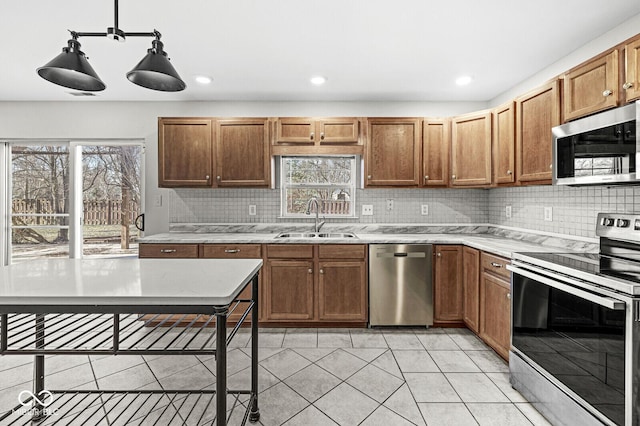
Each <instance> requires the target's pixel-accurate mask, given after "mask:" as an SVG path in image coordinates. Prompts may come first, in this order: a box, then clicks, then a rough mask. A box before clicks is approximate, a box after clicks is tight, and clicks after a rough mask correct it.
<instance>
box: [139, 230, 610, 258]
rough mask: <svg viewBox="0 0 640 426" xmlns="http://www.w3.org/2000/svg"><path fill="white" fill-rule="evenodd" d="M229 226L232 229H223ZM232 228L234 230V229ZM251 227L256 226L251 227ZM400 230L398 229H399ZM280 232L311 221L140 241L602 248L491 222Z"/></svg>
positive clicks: (499, 249) (503, 251)
mask: <svg viewBox="0 0 640 426" xmlns="http://www.w3.org/2000/svg"><path fill="white" fill-rule="evenodd" d="M220 231H227V232H220ZM229 231H231V232H229ZM247 231H252V232H247ZM394 231H395V232H394ZM280 232H309V227H308V225H306V226H305V227H303V228H300V227H299V226H294V227H293V228H292V227H283V226H281V225H280V226H277V225H276V226H274V227H272V228H269V227H267V226H264V225H262V226H251V225H247V226H245V227H243V226H241V225H232V226H227V227H225V226H224V225H184V226H177V227H175V230H173V231H172V232H168V233H162V234H156V235H151V236H147V237H144V238H142V239H141V240H140V242H141V243H161V244H163V243H164V244H180V243H182V244H189V243H191V244H464V245H466V246H469V247H473V248H476V249H479V250H482V251H486V252H490V253H493V254H496V255H499V256H503V257H508V258H510V257H511V255H512V253H514V252H567V251H575V252H597V249H598V244H597V241H595V240H594V241H593V242H592V241H589V240H587V239H580V240H577V239H576V240H572V239H565V238H559V237H553V236H545V235H540V234H529V233H522V232H517V231H505V230H504V229H499V228H496V227H491V226H487V225H479V226H478V225H468V226H466V225H465V226H455V225H453V226H452V225H450V226H427V225H425V226H399V225H380V226H372V225H361V226H340V225H333V226H327V227H325V228H322V232H352V233H355V234H356V236H357V238H352V237H348V238H318V237H312V238H276V235H278V233H280Z"/></svg>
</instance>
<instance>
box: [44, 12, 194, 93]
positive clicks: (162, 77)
mask: <svg viewBox="0 0 640 426" xmlns="http://www.w3.org/2000/svg"><path fill="white" fill-rule="evenodd" d="M114 9H115V24H114V26H113V27H109V28H107V32H106V33H88V32H76V31H69V32H70V33H71V39H70V40H69V41H68V42H67V47H63V48H62V53H60V54H59V55H58V56H56V57H55V58H53V59H52V60H51V61H49V62H48V63H47V64H46V65H44V66H42V67H40V68H38V70H37V71H38V75H40V77H42V78H44V79H45V80H48V81H50V82H52V83H54V84H57V85H59V86H63V87H68V88H71V89H76V90H82V91H88V92H97V91H101V90H104V89H105V87H106V85H105V84H104V83H103V82H102V80H101V79H100V77H98V74H97V73H96V72H95V71H94V70H93V68H92V67H91V65H90V64H89V61H88V59H89V58H87V57H86V56H85V54H84V52H82V51H81V50H80V43H79V42H78V37H108V38H110V39H113V40H116V41H119V42H124V41H125V39H126V37H154V40H153V41H152V42H151V48H150V49H148V50H147V54H146V56H145V57H144V58H142V60H141V61H140V62H139V63H138V65H136V66H135V67H134V68H133V69H132V70H131V71H129V72H128V73H127V78H128V79H129V81H131V82H132V83H134V84H137V85H138V86H142V87H145V88H147V89H152V90H159V91H163V92H179V91H181V90H184V89H185V87H187V85H186V84H185V82H184V81H183V80H182V79H181V78H180V76H179V75H178V73H177V72H176V70H175V68H174V67H173V65H172V64H171V63H170V62H169V57H168V56H167V52H165V51H164V45H163V43H162V42H161V41H160V37H161V34H160V33H159V32H158V31H156V30H153V32H148V33H125V32H124V31H122V30H121V29H120V28H118V0H114Z"/></svg>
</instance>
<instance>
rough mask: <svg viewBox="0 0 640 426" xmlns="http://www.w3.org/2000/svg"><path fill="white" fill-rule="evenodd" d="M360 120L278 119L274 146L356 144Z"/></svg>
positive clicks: (358, 138) (358, 139)
mask: <svg viewBox="0 0 640 426" xmlns="http://www.w3.org/2000/svg"><path fill="white" fill-rule="evenodd" d="M359 141H360V120H358V119H357V118H321V119H314V118H293V117H291V118H278V119H277V120H276V137H275V143H276V144H310V145H314V144H318V145H323V144H332V143H337V144H357V143H359Z"/></svg>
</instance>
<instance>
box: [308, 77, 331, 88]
mask: <svg viewBox="0 0 640 426" xmlns="http://www.w3.org/2000/svg"><path fill="white" fill-rule="evenodd" d="M326 82H327V79H326V78H325V77H323V76H321V75H316V76H314V77H311V84H315V85H316V86H322V85H323V84H324V83H326Z"/></svg>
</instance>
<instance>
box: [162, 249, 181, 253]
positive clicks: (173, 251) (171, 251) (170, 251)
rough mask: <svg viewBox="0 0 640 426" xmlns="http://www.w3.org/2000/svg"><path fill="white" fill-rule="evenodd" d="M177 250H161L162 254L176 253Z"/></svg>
mask: <svg viewBox="0 0 640 426" xmlns="http://www.w3.org/2000/svg"><path fill="white" fill-rule="evenodd" d="M176 251H177V250H176V249H161V250H160V253H175V252H176Z"/></svg>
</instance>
